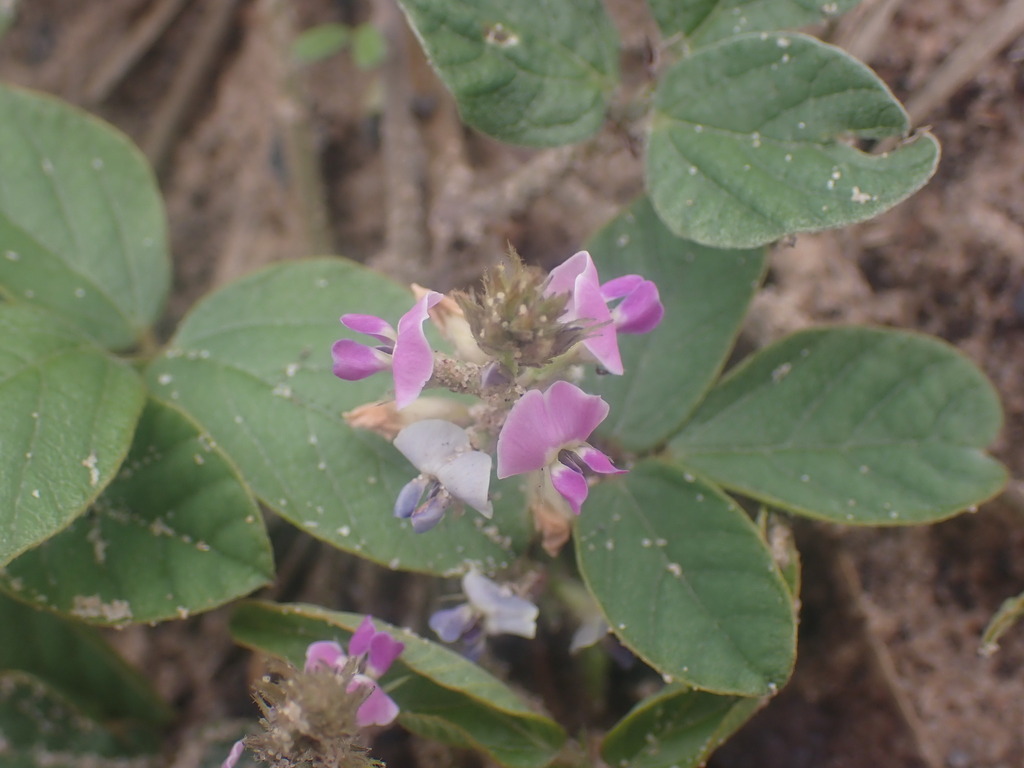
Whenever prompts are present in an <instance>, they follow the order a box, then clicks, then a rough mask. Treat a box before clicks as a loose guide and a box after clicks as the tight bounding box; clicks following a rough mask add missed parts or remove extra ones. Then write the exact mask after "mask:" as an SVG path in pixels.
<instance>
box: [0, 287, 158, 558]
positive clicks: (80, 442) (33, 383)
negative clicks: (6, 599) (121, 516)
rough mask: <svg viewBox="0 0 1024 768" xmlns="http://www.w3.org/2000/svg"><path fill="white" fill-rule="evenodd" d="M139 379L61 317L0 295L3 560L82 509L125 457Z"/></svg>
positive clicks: (139, 390)
mask: <svg viewBox="0 0 1024 768" xmlns="http://www.w3.org/2000/svg"><path fill="white" fill-rule="evenodd" d="M143 399H144V391H143V385H142V382H141V381H140V379H139V377H138V376H137V375H136V374H135V372H134V371H132V370H131V369H130V368H129V367H128V366H126V365H124V364H122V363H120V362H118V361H116V360H112V359H111V358H109V357H107V355H106V354H105V353H104V352H103V350H101V349H100V348H98V347H96V346H95V345H94V344H93V343H92V342H90V341H89V340H87V339H85V338H83V337H82V336H79V335H78V334H77V333H76V332H75V331H74V330H73V329H71V328H69V327H68V326H67V325H66V324H65V323H64V322H63V321H61V320H60V319H58V318H56V317H54V316H53V315H51V314H50V313H48V312H45V311H43V310H40V309H36V308H34V307H30V306H27V305H12V304H0V413H3V414H5V417H4V418H5V420H4V426H3V431H2V433H0V467H3V473H2V474H0V565H3V564H4V563H6V562H7V561H8V560H10V559H11V558H13V557H14V556H15V555H18V554H20V553H21V552H23V551H25V550H26V549H28V548H29V547H31V546H33V545H35V544H38V543H39V542H41V541H44V540H45V539H48V538H49V537H50V536H52V535H54V534H55V533H57V532H58V531H60V530H61V529H63V528H64V527H66V526H67V525H68V524H69V523H70V522H71V521H72V520H74V519H75V518H76V517H78V515H80V514H81V513H82V512H83V511H84V510H85V508H86V507H87V506H88V505H89V503H90V502H91V501H92V500H93V499H95V498H96V496H97V495H99V493H100V491H102V490H103V487H104V486H105V485H106V484H107V483H108V482H110V480H111V478H112V477H113V476H114V473H115V472H116V471H117V468H118V467H119V466H120V465H121V461H122V460H123V459H124V456H125V454H126V453H127V452H128V446H129V445H130V443H131V439H132V430H133V429H134V427H135V422H136V420H137V419H138V416H139V411H141V409H142V403H143Z"/></svg>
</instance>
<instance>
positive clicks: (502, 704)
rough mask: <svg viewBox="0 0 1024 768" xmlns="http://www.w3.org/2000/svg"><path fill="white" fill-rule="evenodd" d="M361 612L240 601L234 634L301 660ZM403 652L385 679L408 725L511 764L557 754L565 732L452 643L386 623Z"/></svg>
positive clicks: (521, 767) (536, 762)
mask: <svg viewBox="0 0 1024 768" xmlns="http://www.w3.org/2000/svg"><path fill="white" fill-rule="evenodd" d="M362 620H363V616H362V615H360V614H354V613H338V612H333V611H326V610H323V609H322V608H318V607H316V606H310V605H274V604H272V603H259V602H247V603H242V604H241V605H240V606H239V607H238V609H237V610H236V612H235V615H234V617H233V618H232V621H231V632H232V635H233V636H234V638H235V640H236V641H237V642H239V643H241V644H242V645H245V646H247V647H249V648H254V649H258V650H261V651H264V652H266V653H270V654H273V655H275V656H280V657H282V658H285V659H288V660H289V661H291V662H292V663H293V664H295V665H301V664H302V662H303V658H304V655H305V651H306V647H307V646H308V645H309V644H310V643H311V642H313V641H316V640H337V641H339V642H341V643H343V644H345V643H347V642H348V639H349V637H350V636H351V634H352V632H354V631H355V629H356V627H358V626H359V624H360V622H361V621H362ZM374 623H375V624H376V625H377V628H378V629H382V630H386V631H388V632H391V633H392V634H393V635H394V636H395V637H397V638H398V639H399V640H401V641H402V642H403V643H405V650H403V651H402V655H401V656H399V657H398V660H397V661H396V662H395V663H394V665H393V666H392V667H391V669H390V670H389V671H388V673H387V674H386V675H385V676H384V677H383V678H381V683H382V684H383V686H384V687H385V689H387V691H388V694H389V695H390V696H391V698H393V699H394V700H395V703H397V704H398V706H399V707H400V708H401V714H400V715H399V723H401V724H402V725H404V726H405V727H406V728H408V729H409V730H411V731H414V732H416V733H420V734H422V735H425V736H428V737H432V738H436V739H439V740H441V741H445V742H448V743H451V744H456V745H458V746H466V747H473V748H476V749H479V750H481V751H483V752H485V753H487V754H488V755H489V756H490V757H491V758H493V759H494V760H496V761H497V762H499V763H501V764H502V765H506V766H511V767H512V768H540V767H541V766H545V765H547V764H548V763H550V762H551V760H553V759H554V757H555V754H556V753H557V752H558V750H559V748H560V747H561V745H562V743H563V742H564V741H565V733H564V732H563V731H562V729H561V728H560V727H559V726H558V725H557V724H556V723H555V722H553V721H552V720H550V719H548V718H546V717H544V716H542V715H539V714H537V713H535V712H533V711H532V710H530V709H529V708H527V707H526V706H525V705H524V704H523V703H522V702H521V701H520V700H519V698H518V697H517V696H516V695H515V694H514V693H513V692H512V691H511V690H510V689H509V688H507V687H506V686H505V685H504V684H503V683H502V682H500V681H499V680H497V679H496V678H494V677H492V676H491V675H490V674H488V673H487V672H485V671H484V670H483V669H482V668H481V667H479V666H477V665H476V664H474V663H473V662H471V661H468V660H467V659H464V658H463V657H461V656H459V655H458V654H456V653H453V652H452V651H449V650H448V649H447V648H443V647H441V646H440V645H437V644H436V643H432V642H430V641H428V640H424V639H423V638H421V637H418V636H417V635H414V634H413V633H412V632H409V631H408V630H400V629H398V628H396V627H393V626H391V625H389V624H386V623H384V622H382V621H375V622H374Z"/></svg>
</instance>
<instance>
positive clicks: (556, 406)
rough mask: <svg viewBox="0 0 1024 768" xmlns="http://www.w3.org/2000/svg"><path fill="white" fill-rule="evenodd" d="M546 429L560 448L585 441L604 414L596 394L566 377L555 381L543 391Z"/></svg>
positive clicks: (605, 412) (604, 407) (605, 410)
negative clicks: (563, 379) (546, 420)
mask: <svg viewBox="0 0 1024 768" xmlns="http://www.w3.org/2000/svg"><path fill="white" fill-rule="evenodd" d="M544 400H545V403H546V406H547V417H548V420H549V423H550V425H551V426H550V427H549V429H550V432H551V433H553V434H555V435H557V437H558V445H559V447H561V448H564V447H569V446H573V445H575V444H576V443H582V442H585V441H586V439H587V438H588V437H590V435H591V433H592V432H593V431H594V430H595V429H597V426H598V425H599V424H600V423H601V422H602V421H604V420H605V417H606V416H607V415H608V410H609V406H608V403H606V402H605V401H604V400H602V399H601V397H600V395H588V394H587V393H586V392H584V391H583V390H582V389H580V388H579V387H577V386H576V385H574V384H570V383H569V382H567V381H556V382H555V383H554V384H552V385H551V386H550V387H548V389H547V390H546V391H545V392H544Z"/></svg>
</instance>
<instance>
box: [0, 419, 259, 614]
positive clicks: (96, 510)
mask: <svg viewBox="0 0 1024 768" xmlns="http://www.w3.org/2000/svg"><path fill="white" fill-rule="evenodd" d="M273 575H274V561H273V555H272V554H271V551H270V542H269V541H268V540H267V535H266V532H265V531H264V529H263V518H262V516H261V515H260V511H259V508H258V507H257V506H256V503H255V502H254V501H253V499H252V497H251V496H250V495H249V493H248V491H247V490H246V488H245V487H244V486H243V485H242V484H241V482H240V481H239V479H238V476H237V475H236V473H235V470H234V469H233V468H232V467H231V466H230V465H229V464H228V462H227V460H226V459H225V458H224V457H223V456H222V455H221V453H220V451H219V450H217V449H216V448H214V447H213V446H212V445H211V444H210V442H209V441H208V440H205V439H203V438H202V436H201V435H200V434H199V430H198V429H197V428H196V427H195V425H193V424H191V423H190V422H189V421H188V419H186V418H185V417H184V416H183V415H182V414H181V413H179V412H178V411H177V410H175V409H173V408H171V407H170V406H167V405H164V404H161V403H158V402H156V401H150V403H149V405H148V406H147V408H146V410H145V411H144V412H143V414H142V419H141V420H140V422H139V426H138V429H137V430H136V433H135V441H134V443H133V445H132V449H131V451H130V453H129V454H128V458H127V460H126V461H125V464H124V466H123V468H122V469H121V472H120V474H119V475H118V477H117V478H116V479H115V480H114V482H113V483H111V484H110V485H109V486H108V487H107V489H106V490H105V491H104V493H103V495H102V496H100V498H99V499H98V500H97V501H96V503H95V504H94V505H93V506H92V509H91V510H90V511H89V512H87V513H86V514H85V515H83V516H82V517H80V518H78V520H76V521H75V522H74V523H73V524H72V525H71V527H70V528H69V529H68V530H66V531H63V532H61V533H59V534H57V535H56V536H54V537H53V538H52V539H50V540H49V541H47V542H45V543H44V544H42V545H41V546H39V547H36V548H35V549H33V550H30V551H29V552H26V553H25V554H23V555H22V556H21V557H19V558H18V559H17V560H15V561H14V562H13V563H10V564H9V565H8V567H7V573H6V576H5V577H4V578H3V579H2V581H0V586H3V587H4V588H5V589H8V590H11V591H14V592H16V593H17V595H18V597H19V598H21V599H27V600H31V601H32V602H34V603H38V604H41V605H44V606H47V607H50V608H53V609H55V610H58V611H62V612H64V613H69V614H72V615H74V616H77V617H78V618H81V619H84V620H86V621H89V622H93V623H97V624H115V625H121V624H126V623H130V622H151V621H159V620H162V619H169V618H181V617H184V616H187V615H188V614H190V613H194V612H197V611H204V610H208V609H210V608H213V607H215V606H217V605H220V604H222V603H225V602H227V601H228V600H232V599H234V598H236V597H239V596H241V595H244V594H246V593H248V592H251V591H252V590H254V589H256V588H257V587H259V586H261V585H263V584H265V583H267V582H268V581H269V580H270V579H271V578H272V577H273Z"/></svg>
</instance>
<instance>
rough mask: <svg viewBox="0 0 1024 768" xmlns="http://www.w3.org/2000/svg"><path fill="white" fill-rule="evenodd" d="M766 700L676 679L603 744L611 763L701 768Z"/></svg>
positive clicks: (624, 720)
mask: <svg viewBox="0 0 1024 768" xmlns="http://www.w3.org/2000/svg"><path fill="white" fill-rule="evenodd" d="M761 705H762V702H761V701H760V700H758V699H748V698H742V697H738V696H719V695H717V694H713V693H706V692H705V691H695V690H692V689H690V688H687V687H686V686H683V685H678V684H673V685H670V686H667V687H666V688H664V689H662V690H661V691H659V692H658V693H656V694H654V695H653V696H649V697H648V698H646V699H644V700H643V701H641V702H640V703H639V704H637V705H636V706H635V707H633V709H632V710H630V712H629V714H627V715H626V716H625V717H624V718H622V720H620V721H619V722H618V723H616V725H615V727H614V728H612V730H611V731H609V733H608V735H607V736H605V738H604V741H603V742H602V744H601V756H602V757H603V758H604V761H605V762H606V763H607V764H608V765H628V766H630V768H671V767H673V766H674V768H697V767H698V766H703V765H704V764H705V763H706V762H707V759H708V757H710V756H711V753H712V752H714V751H715V750H716V749H717V748H718V747H719V746H721V744H722V743H723V742H724V741H725V740H726V739H727V738H729V736H731V735H732V734H733V733H735V732H736V731H737V730H738V729H739V727H740V726H741V725H743V724H744V723H745V722H746V721H747V720H749V719H750V717H751V716H752V715H753V714H754V713H755V712H756V711H757V710H758V708H759V707H760V706H761Z"/></svg>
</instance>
